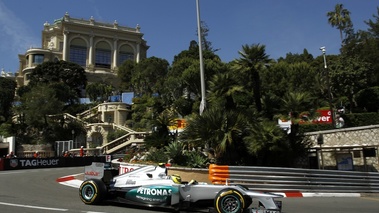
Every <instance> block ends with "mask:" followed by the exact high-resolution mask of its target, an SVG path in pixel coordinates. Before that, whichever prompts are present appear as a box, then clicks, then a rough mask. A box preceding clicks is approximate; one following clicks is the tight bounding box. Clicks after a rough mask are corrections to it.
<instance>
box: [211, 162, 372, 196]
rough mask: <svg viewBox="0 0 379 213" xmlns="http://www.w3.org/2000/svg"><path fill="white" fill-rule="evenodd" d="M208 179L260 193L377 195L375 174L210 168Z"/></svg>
mask: <svg viewBox="0 0 379 213" xmlns="http://www.w3.org/2000/svg"><path fill="white" fill-rule="evenodd" d="M209 179H210V180H211V181H212V183H215V184H221V183H222V184H224V183H226V182H229V183H237V184H243V185H245V186H247V187H249V188H252V189H254V190H262V191H267V190H269V191H301V192H335V193H379V173H376V172H358V171H338V170H315V169H296V168H279V167H246V166H218V165H211V166H210V167H209Z"/></svg>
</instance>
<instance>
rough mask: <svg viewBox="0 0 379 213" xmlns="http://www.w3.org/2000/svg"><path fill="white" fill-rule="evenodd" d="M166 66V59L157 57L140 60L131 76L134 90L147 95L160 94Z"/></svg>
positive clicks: (166, 69)
mask: <svg viewBox="0 0 379 213" xmlns="http://www.w3.org/2000/svg"><path fill="white" fill-rule="evenodd" d="M168 66H169V64H168V62H167V60H165V59H161V58H157V57H150V58H146V59H143V60H141V61H140V62H139V63H138V64H136V66H135V67H134V70H133V71H134V72H133V73H132V76H131V83H132V87H133V89H134V92H136V93H137V94H147V95H152V94H154V93H156V94H161V93H162V89H163V82H164V80H165V78H166V75H167V71H168Z"/></svg>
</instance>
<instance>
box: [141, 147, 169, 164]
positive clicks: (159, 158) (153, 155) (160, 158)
mask: <svg viewBox="0 0 379 213" xmlns="http://www.w3.org/2000/svg"><path fill="white" fill-rule="evenodd" d="M146 160H147V161H152V162H156V163H162V162H165V163H166V162H167V160H168V157H167V155H166V153H165V152H164V150H163V149H155V148H151V149H150V150H149V154H148V155H147V158H146Z"/></svg>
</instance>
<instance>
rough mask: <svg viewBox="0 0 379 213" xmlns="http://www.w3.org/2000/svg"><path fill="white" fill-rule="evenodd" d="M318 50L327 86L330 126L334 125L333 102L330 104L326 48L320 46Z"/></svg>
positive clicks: (330, 94) (330, 93)
mask: <svg viewBox="0 0 379 213" xmlns="http://www.w3.org/2000/svg"><path fill="white" fill-rule="evenodd" d="M320 50H321V52H322V55H323V57H324V69H325V71H326V72H325V73H326V86H327V87H328V102H329V110H330V114H331V115H330V118H331V120H332V126H333V127H334V112H333V104H332V92H331V90H330V77H329V70H328V66H327V65H326V48H325V47H320Z"/></svg>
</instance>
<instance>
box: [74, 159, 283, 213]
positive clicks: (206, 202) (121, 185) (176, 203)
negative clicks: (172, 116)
mask: <svg viewBox="0 0 379 213" xmlns="http://www.w3.org/2000/svg"><path fill="white" fill-rule="evenodd" d="M167 174H168V173H167V168H166V166H165V165H164V164H160V165H159V166H143V167H140V168H137V169H135V170H133V171H131V172H128V173H125V174H121V175H115V176H114V177H111V178H109V181H105V180H104V178H103V177H101V176H102V175H100V177H98V178H97V179H94V178H92V179H87V180H84V182H83V183H82V184H81V186H80V188H79V196H80V199H81V200H82V201H83V202H84V203H85V204H99V203H101V202H102V201H111V202H117V203H123V204H132V205H142V206H148V207H159V208H170V209H173V210H175V211H179V210H204V209H205V210H214V211H215V212H218V213H238V212H257V213H280V212H281V201H275V200H274V199H275V198H280V197H282V196H281V195H276V194H272V193H264V192H257V191H251V190H249V189H248V188H247V187H244V186H242V185H230V184H229V185H214V184H207V183H202V182H196V181H194V180H191V181H189V182H184V181H182V180H181V178H180V176H178V175H167Z"/></svg>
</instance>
